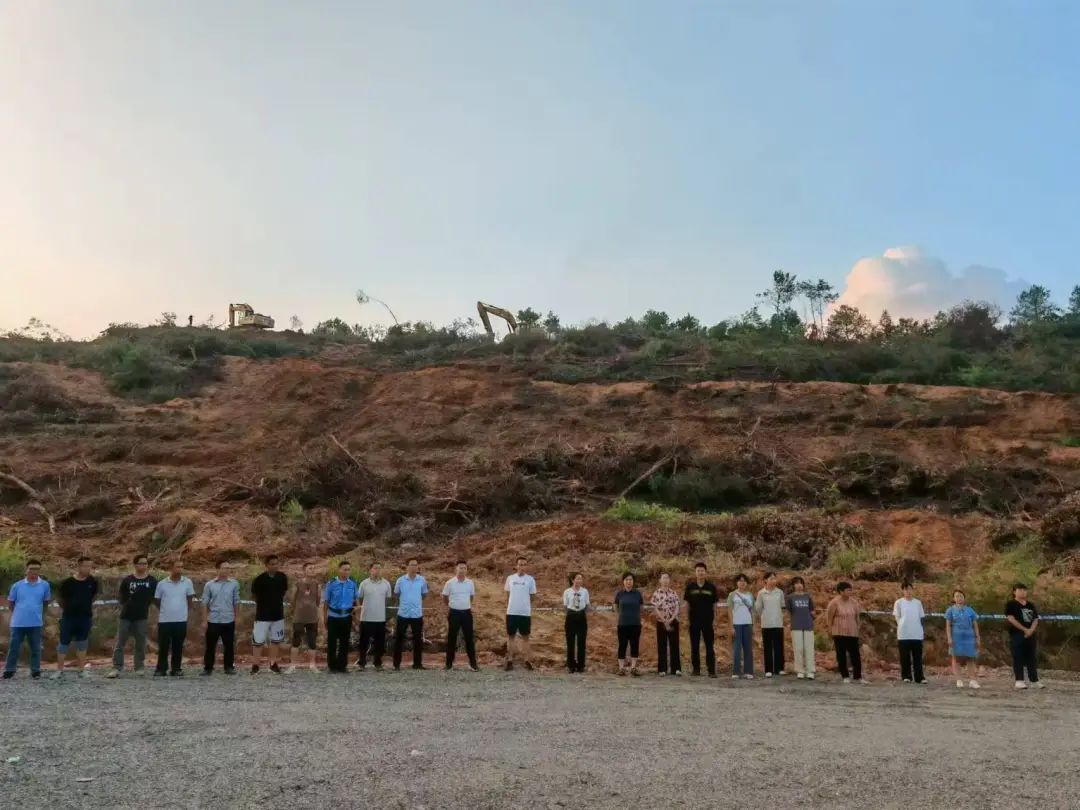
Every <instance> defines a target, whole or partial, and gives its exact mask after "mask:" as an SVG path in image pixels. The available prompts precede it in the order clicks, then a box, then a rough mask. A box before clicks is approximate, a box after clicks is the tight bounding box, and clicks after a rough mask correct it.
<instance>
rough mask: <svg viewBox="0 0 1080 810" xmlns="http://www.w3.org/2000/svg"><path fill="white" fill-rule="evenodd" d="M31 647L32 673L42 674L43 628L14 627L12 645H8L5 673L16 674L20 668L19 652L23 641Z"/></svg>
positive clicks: (12, 629)
mask: <svg viewBox="0 0 1080 810" xmlns="http://www.w3.org/2000/svg"><path fill="white" fill-rule="evenodd" d="M24 640H25V641H26V643H27V644H29V645H30V671H31V672H41V628H40V627H12V628H11V643H10V644H8V654H7V662H6V663H5V664H4V672H14V671H15V668H16V667H18V666H19V651H20V650H21V649H22V644H23V641H24Z"/></svg>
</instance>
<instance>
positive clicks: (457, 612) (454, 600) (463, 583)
mask: <svg viewBox="0 0 1080 810" xmlns="http://www.w3.org/2000/svg"><path fill="white" fill-rule="evenodd" d="M468 571H469V566H468V564H467V563H466V562H465V561H464V560H458V562H457V569H456V571H455V573H454V576H453V577H451V578H450V579H449V580H447V582H446V584H445V585H443V589H442V595H443V600H444V601H445V602H446V607H447V609H448V614H447V625H448V629H447V632H446V668H447V669H453V668H454V655H455V654H456V653H457V637H458V631H460V632H461V634H462V635H463V636H464V637H465V653H466V654H467V655H468V656H469V669H471V670H472V671H473V672H478V671H479V669H480V668H479V667H478V666H476V640H475V639H474V637H473V615H472V600H473V598H474V597H475V596H476V586H475V585H473V581H472V580H471V579H468V578H467V577H466V574H467V573H468Z"/></svg>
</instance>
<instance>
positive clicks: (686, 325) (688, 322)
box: [672, 312, 701, 332]
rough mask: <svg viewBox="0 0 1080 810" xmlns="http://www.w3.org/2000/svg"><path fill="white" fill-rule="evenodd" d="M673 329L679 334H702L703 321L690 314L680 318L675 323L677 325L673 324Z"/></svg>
mask: <svg viewBox="0 0 1080 810" xmlns="http://www.w3.org/2000/svg"><path fill="white" fill-rule="evenodd" d="M672 327H673V328H674V329H675V330H677V331H679V332H700V331H701V321H699V320H698V319H697V318H695V317H694V316H693V315H691V314H690V313H689V312H688V313H686V314H685V315H683V316H682V317H681V318H679V320H677V321H675V323H673V324H672Z"/></svg>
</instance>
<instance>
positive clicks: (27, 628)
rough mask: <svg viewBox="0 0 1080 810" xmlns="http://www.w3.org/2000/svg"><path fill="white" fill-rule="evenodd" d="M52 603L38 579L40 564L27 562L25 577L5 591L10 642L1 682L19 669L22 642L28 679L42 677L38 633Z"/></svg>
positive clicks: (50, 595)
mask: <svg viewBox="0 0 1080 810" xmlns="http://www.w3.org/2000/svg"><path fill="white" fill-rule="evenodd" d="M50 599H52V589H51V588H50V587H49V583H48V582H46V581H45V580H44V579H42V578H41V563H40V562H39V561H38V560H27V561H26V576H25V577H24V578H23V579H20V580H19V581H18V582H16V583H15V584H14V585H12V586H11V590H9V591H8V609H9V610H10V611H11V639H10V640H9V642H8V649H7V660H6V661H5V662H4V680H10V679H12V678H14V677H15V670H16V669H17V668H18V666H19V652H20V651H21V650H22V645H23V642H24V641H25V642H26V645H27V646H28V647H29V648H30V677H31V678H34V679H35V680H36V679H38V678H40V677H41V630H42V627H43V626H44V624H45V607H46V606H47V605H48V604H49V600H50Z"/></svg>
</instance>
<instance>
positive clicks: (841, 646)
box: [832, 636, 862, 681]
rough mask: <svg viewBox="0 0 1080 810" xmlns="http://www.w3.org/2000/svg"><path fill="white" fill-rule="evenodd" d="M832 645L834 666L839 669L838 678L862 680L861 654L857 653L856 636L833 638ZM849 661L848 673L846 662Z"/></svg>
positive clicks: (857, 641)
mask: <svg viewBox="0 0 1080 810" xmlns="http://www.w3.org/2000/svg"><path fill="white" fill-rule="evenodd" d="M832 640H833V644H834V645H835V646H836V665H837V666H838V667H840V677H842V678H851V677H854V678H855V680H857V681H860V680H862V653H860V652H859V637H858V636H833V637H832ZM849 659H850V660H851V671H850V672H849V671H848V660H849Z"/></svg>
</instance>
